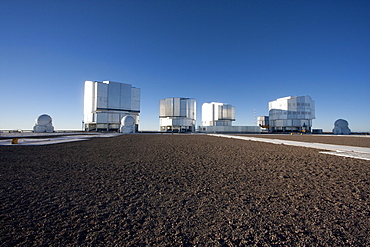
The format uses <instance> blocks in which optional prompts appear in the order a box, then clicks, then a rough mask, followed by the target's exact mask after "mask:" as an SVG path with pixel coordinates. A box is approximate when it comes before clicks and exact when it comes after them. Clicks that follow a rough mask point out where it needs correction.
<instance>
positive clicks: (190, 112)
mask: <svg viewBox="0 0 370 247" xmlns="http://www.w3.org/2000/svg"><path fill="white" fill-rule="evenodd" d="M187 102H188V108H187V113H186V117H187V118H190V119H193V120H196V101H195V99H187Z"/></svg>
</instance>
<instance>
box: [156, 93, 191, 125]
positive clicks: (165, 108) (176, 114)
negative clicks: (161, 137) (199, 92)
mask: <svg viewBox="0 0 370 247" xmlns="http://www.w3.org/2000/svg"><path fill="white" fill-rule="evenodd" d="M159 120H160V130H161V131H169V132H171V131H173V132H194V131H195V121H196V100H195V99H192V98H179V97H177V98H166V99H163V100H160V102H159Z"/></svg>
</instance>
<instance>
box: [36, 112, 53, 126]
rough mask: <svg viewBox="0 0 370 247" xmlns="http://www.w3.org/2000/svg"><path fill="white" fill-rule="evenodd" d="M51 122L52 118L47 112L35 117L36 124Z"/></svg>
mask: <svg viewBox="0 0 370 247" xmlns="http://www.w3.org/2000/svg"><path fill="white" fill-rule="evenodd" d="M51 122H52V119H51V117H50V116H49V115H47V114H42V115H40V116H38V118H37V119H36V124H37V125H48V124H51Z"/></svg>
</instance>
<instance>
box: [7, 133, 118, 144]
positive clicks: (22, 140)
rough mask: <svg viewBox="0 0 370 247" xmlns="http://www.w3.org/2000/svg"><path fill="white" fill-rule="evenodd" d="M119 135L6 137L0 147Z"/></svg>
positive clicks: (116, 134) (56, 142) (66, 134)
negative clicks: (15, 142) (13, 142)
mask: <svg viewBox="0 0 370 247" xmlns="http://www.w3.org/2000/svg"><path fill="white" fill-rule="evenodd" d="M118 135H121V133H94V134H85V135H81V134H74V135H70V134H68V133H65V134H60V135H56V136H52V137H49V136H47V138H45V136H43V135H37V134H35V135H31V136H30V135H27V136H26V135H24V136H21V135H13V136H11V135H8V136H7V137H6V138H4V139H0V146H10V145H11V146H19V145H22V146H25V145H50V144H58V143H65V142H76V141H86V140H90V139H91V138H96V137H114V136H118ZM36 137H37V138H36ZM13 138H18V144H12V140H13Z"/></svg>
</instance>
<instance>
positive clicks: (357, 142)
mask: <svg viewBox="0 0 370 247" xmlns="http://www.w3.org/2000/svg"><path fill="white" fill-rule="evenodd" d="M242 136H252V137H260V138H271V139H281V140H289V141H300V142H317V143H326V144H335V145H345V146H355V147H367V148H370V136H350V135H349V136H338V135H332V136H328V135H309V134H306V135H297V134H294V135H284V134H280V135H272V134H263V135H242Z"/></svg>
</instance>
